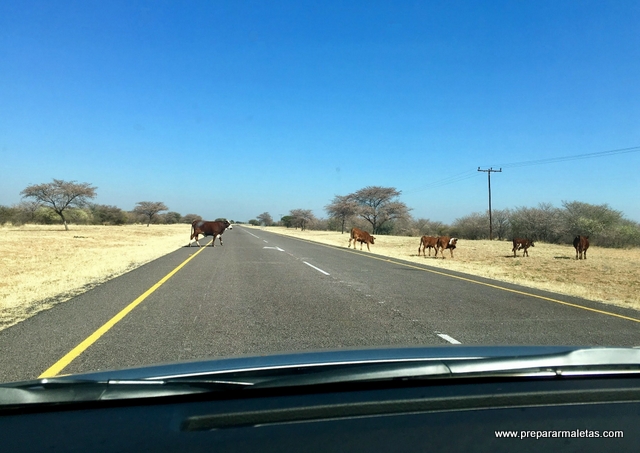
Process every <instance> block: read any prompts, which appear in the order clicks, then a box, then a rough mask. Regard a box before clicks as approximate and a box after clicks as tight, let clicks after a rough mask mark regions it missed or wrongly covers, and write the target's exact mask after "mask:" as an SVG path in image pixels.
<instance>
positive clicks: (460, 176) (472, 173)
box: [404, 146, 640, 194]
mask: <svg viewBox="0 0 640 453" xmlns="http://www.w3.org/2000/svg"><path fill="white" fill-rule="evenodd" d="M637 152H640V146H633V147H631V148H621V149H612V150H608V151H598V152H595V153H584V154H575V155H572V156H562V157H550V158H548V159H537V160H528V161H522V162H511V163H505V164H494V165H493V167H501V168H519V167H529V166H532V165H545V164H553V163H556V162H565V161H570V160H581V159H594V158H598V157H606V156H615V155H617V154H628V153H637ZM489 167H492V166H491V165H489ZM477 176H479V175H478V173H477V171H476V170H468V171H465V172H463V173H457V174H455V175H452V176H449V177H446V178H443V179H439V180H437V181H433V182H431V183H429V184H426V185H424V186H421V187H418V188H416V189H413V190H411V191H407V192H404V193H405V194H410V193H415V192H422V191H424V190H429V189H435V188H437V187H441V186H446V185H449V184H453V183H456V182H460V181H464V180H466V179H470V178H475V177H477Z"/></svg>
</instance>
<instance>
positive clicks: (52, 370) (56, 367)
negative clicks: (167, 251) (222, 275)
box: [38, 242, 211, 379]
mask: <svg viewBox="0 0 640 453" xmlns="http://www.w3.org/2000/svg"><path fill="white" fill-rule="evenodd" d="M210 243H211V242H208V243H207V245H209V244H210ZM207 245H205V246H203V248H201V249H200V250H198V251H197V252H196V253H194V254H193V255H191V256H190V257H189V258H187V259H186V260H184V261H183V262H182V263H181V264H180V265H178V267H176V268H175V269H174V270H172V271H171V272H169V273H168V274H167V275H165V276H164V277H163V278H162V279H161V280H160V281H158V283H156V284H155V285H153V286H152V287H151V288H149V289H148V290H147V291H145V292H144V293H143V294H142V295H141V296H140V297H138V298H137V299H136V300H134V301H133V302H131V303H130V304H129V305H127V306H126V307H125V308H123V309H122V310H121V311H120V312H119V313H118V314H117V315H115V316H114V317H113V318H111V319H110V320H109V321H107V322H106V323H105V324H104V325H102V327H100V328H99V329H98V330H96V331H95V332H93V333H92V334H91V335H89V336H88V337H87V338H86V339H85V340H84V341H83V342H82V343H80V344H79V345H78V346H76V347H75V348H73V349H72V350H71V351H69V352H68V353H67V354H66V355H65V356H64V357H62V358H61V359H60V360H58V361H57V362H56V363H54V364H53V365H52V366H51V367H49V368H48V369H47V370H46V371H45V372H44V373H42V374H41V375H40V376H38V378H39V379H41V378H49V377H54V376H56V375H57V374H58V373H60V371H62V370H63V369H64V368H65V367H66V366H67V365H69V364H70V363H71V362H73V361H74V360H75V359H76V358H77V357H78V356H79V355H80V354H82V353H83V352H84V351H86V350H87V348H88V347H89V346H91V345H92V344H93V343H95V342H96V341H97V340H98V338H100V337H101V336H102V335H104V334H105V333H107V332H108V331H109V329H111V328H112V327H113V326H115V325H116V324H117V323H118V322H119V321H120V320H122V319H123V318H124V317H125V316H127V315H128V314H129V313H130V312H131V310H133V309H134V308H136V307H137V306H138V305H140V304H141V303H142V301H144V300H145V299H146V298H147V297H149V296H150V295H151V294H152V293H153V292H154V291H155V290H156V289H158V288H160V286H162V285H163V284H164V283H165V282H166V281H167V280H169V279H170V278H171V277H172V276H173V275H174V274H175V273H176V272H178V271H179V270H180V269H182V268H183V267H184V266H185V265H186V264H187V263H188V262H189V261H191V260H192V259H193V258H195V256H196V255H197V254H198V253H200V252H202V251H203V250H205V248H206V246H207Z"/></svg>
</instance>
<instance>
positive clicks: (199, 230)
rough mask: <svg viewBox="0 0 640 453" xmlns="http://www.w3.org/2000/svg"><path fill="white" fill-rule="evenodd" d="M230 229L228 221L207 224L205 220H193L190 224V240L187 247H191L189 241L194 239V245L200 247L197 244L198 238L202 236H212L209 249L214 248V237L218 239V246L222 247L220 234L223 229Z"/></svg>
mask: <svg viewBox="0 0 640 453" xmlns="http://www.w3.org/2000/svg"><path fill="white" fill-rule="evenodd" d="M227 228H229V229H231V224H230V223H229V221H228V220H223V221H216V222H207V221H205V220H194V221H193V223H192V224H191V238H190V239H189V247H191V241H192V240H193V238H195V239H196V244H198V247H201V245H200V243H199V242H198V236H199V235H203V236H205V237H207V236H213V241H211V247H214V244H215V242H216V237H218V238H220V245H222V233H224V230H225V229H227Z"/></svg>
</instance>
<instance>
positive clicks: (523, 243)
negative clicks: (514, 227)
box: [511, 238, 534, 258]
mask: <svg viewBox="0 0 640 453" xmlns="http://www.w3.org/2000/svg"><path fill="white" fill-rule="evenodd" d="M529 247H534V244H533V241H532V240H531V239H522V238H515V239H514V240H513V249H511V251H512V252H513V257H514V258H515V257H516V251H517V250H524V252H523V253H522V256H529V252H527V249H528V248H529Z"/></svg>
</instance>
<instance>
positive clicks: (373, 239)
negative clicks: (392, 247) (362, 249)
mask: <svg viewBox="0 0 640 453" xmlns="http://www.w3.org/2000/svg"><path fill="white" fill-rule="evenodd" d="M370 237H371V244H374V242H373V241H375V240H376V238H375V237H373V236H370Z"/></svg>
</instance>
